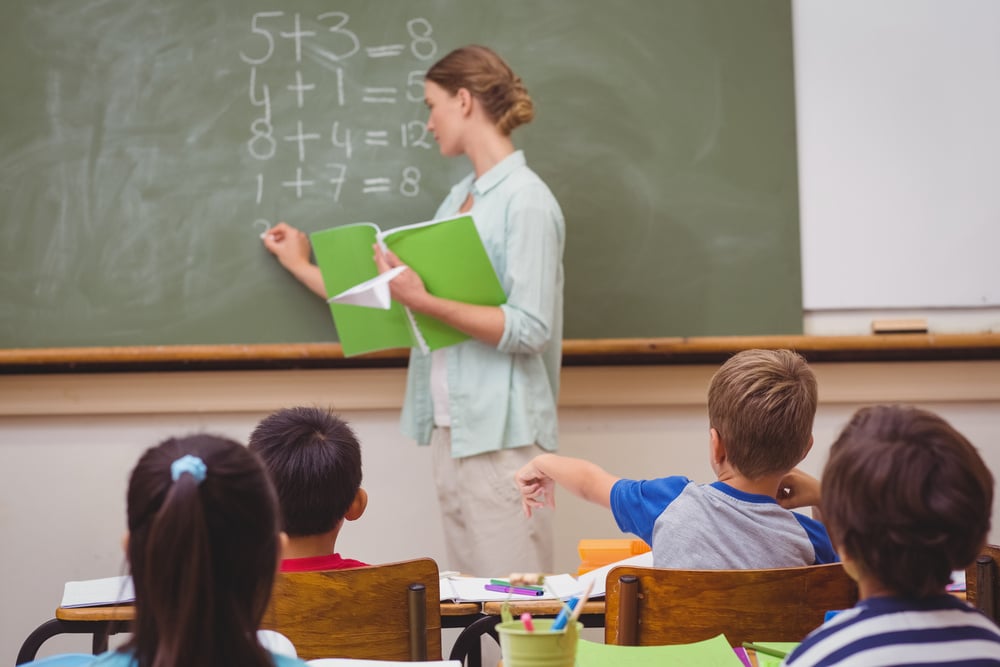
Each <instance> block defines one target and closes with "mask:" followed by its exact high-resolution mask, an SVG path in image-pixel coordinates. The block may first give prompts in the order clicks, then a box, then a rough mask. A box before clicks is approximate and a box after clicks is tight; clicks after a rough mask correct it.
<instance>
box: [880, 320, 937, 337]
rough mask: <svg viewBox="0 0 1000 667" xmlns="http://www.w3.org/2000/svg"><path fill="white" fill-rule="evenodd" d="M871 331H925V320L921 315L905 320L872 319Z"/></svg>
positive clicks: (891, 332) (895, 332)
mask: <svg viewBox="0 0 1000 667" xmlns="http://www.w3.org/2000/svg"><path fill="white" fill-rule="evenodd" d="M872 333H873V334H898V333H927V320H925V319H924V318H922V317H916V318H911V319H905V320H872Z"/></svg>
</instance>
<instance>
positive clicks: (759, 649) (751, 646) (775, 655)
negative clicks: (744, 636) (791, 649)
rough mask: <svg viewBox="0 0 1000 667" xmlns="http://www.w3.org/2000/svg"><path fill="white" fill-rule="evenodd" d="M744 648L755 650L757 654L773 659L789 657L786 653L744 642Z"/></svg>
mask: <svg viewBox="0 0 1000 667" xmlns="http://www.w3.org/2000/svg"><path fill="white" fill-rule="evenodd" d="M743 648H749V649H753V650H754V651H756V652H757V653H763V654H764V655H769V656H771V657H772V658H784V657H786V656H787V655H788V654H787V653H785V652H784V651H779V650H778V649H776V648H768V647H767V646H758V645H757V644H754V643H753V642H743Z"/></svg>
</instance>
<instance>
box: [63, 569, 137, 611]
mask: <svg viewBox="0 0 1000 667" xmlns="http://www.w3.org/2000/svg"><path fill="white" fill-rule="evenodd" d="M131 602H135V589H134V588H133V587H132V577H129V576H122V577H105V578H104V579H88V580H86V581H67V582H66V584H65V585H64V586H63V596H62V602H60V603H59V606H60V607H65V608H67V609H69V608H70V607H102V606H105V605H113V604H128V603H131Z"/></svg>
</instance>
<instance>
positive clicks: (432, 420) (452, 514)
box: [264, 46, 565, 575]
mask: <svg viewBox="0 0 1000 667" xmlns="http://www.w3.org/2000/svg"><path fill="white" fill-rule="evenodd" d="M424 97H425V101H426V103H427V106H428V107H429V109H430V117H429V118H428V120H427V129H428V131H430V132H432V133H433V134H434V138H435V139H436V140H437V142H438V145H439V147H440V150H441V154H442V155H444V156H448V157H462V156H464V157H467V158H468V159H469V161H470V162H471V163H472V170H473V171H472V173H470V174H469V175H468V176H466V177H465V178H464V179H462V180H461V181H460V182H459V183H457V184H456V185H455V186H454V187H453V188H452V189H451V192H450V193H449V194H448V196H447V197H446V198H445V200H444V202H443V203H442V204H441V206H440V207H439V208H438V210H437V213H436V215H435V218H444V217H449V216H452V215H456V214H458V213H466V212H468V213H471V214H472V217H473V219H474V220H475V224H476V228H477V229H478V231H479V234H480V236H481V237H482V239H483V244H484V245H485V247H486V252H487V254H488V255H489V258H490V261H491V262H492V263H493V267H494V268H495V269H496V271H497V275H498V276H499V278H500V283H501V285H502V286H503V289H504V292H505V293H506V295H507V302H506V303H505V304H503V305H501V306H478V305H473V304H467V303H460V302H457V301H451V300H448V299H441V298H438V297H435V296H433V295H431V294H429V293H428V292H427V291H426V290H425V289H424V285H423V282H422V281H421V279H420V277H419V276H418V275H417V274H416V273H415V272H414V271H412V270H407V271H404V272H403V273H402V274H400V275H399V276H397V277H396V278H395V279H393V280H392V282H391V283H390V289H391V291H392V298H393V299H395V300H396V301H398V302H400V303H402V304H403V305H405V306H408V307H409V308H411V309H412V310H414V311H416V312H421V313H425V314H427V315H430V316H431V317H434V318H437V319H439V320H441V321H442V322H445V323H446V324H449V325H451V326H453V327H455V328H456V329H459V330H461V331H463V332H465V333H467V334H469V335H471V336H472V339H471V340H467V341H465V342H463V343H460V344H458V345H453V346H451V347H447V348H444V349H441V350H436V351H434V352H432V353H431V354H424V353H422V352H421V351H419V350H417V349H414V350H413V351H412V352H411V354H410V365H409V370H408V373H407V384H406V397H405V400H404V403H403V414H402V428H403V432H404V433H405V434H406V435H408V436H409V437H411V438H413V439H414V440H416V441H417V443H418V444H420V445H429V446H430V447H431V449H432V461H433V463H432V465H433V475H434V483H435V486H436V487H437V495H438V501H439V504H440V506H441V513H442V518H443V527H444V537H445V547H446V549H447V557H448V569H451V570H458V571H460V572H474V573H480V574H504V575H505V574H507V573H509V572H513V571H535V572H551V571H552V568H553V535H552V526H551V518H550V517H548V516H544V515H543V516H538V517H535V518H534V519H533V520H531V521H530V522H528V523H527V524H525V522H524V520H523V518H522V517H521V502H520V498H519V496H518V493H517V489H516V488H514V485H513V483H512V481H511V477H512V475H513V474H514V472H515V471H516V470H517V469H518V468H520V467H521V466H522V465H524V464H525V463H527V462H528V461H530V460H531V458H532V457H534V456H535V455H536V454H539V453H541V452H543V451H554V450H555V449H556V439H557V424H556V397H557V395H558V393H559V366H560V362H561V356H562V334H563V266H562V257H563V247H564V245H565V224H564V222H563V214H562V210H561V209H560V208H559V204H558V203H557V202H556V199H555V197H554V196H553V195H552V192H551V191H550V190H549V188H548V186H546V185H545V183H544V182H543V181H542V180H541V179H540V178H539V177H538V175H537V174H535V172H534V171H532V170H531V169H530V168H529V167H528V165H527V162H526V161H525V157H524V153H522V152H521V151H519V150H515V148H514V144H513V142H512V141H511V137H510V134H511V132H512V131H513V130H514V129H515V128H517V127H518V126H520V125H522V124H524V123H527V122H529V121H530V120H532V118H533V117H534V106H533V104H532V101H531V97H530V96H529V95H528V92H527V90H525V87H524V84H523V83H522V82H521V79H520V77H518V76H516V75H515V74H514V72H513V71H512V70H511V68H510V67H509V66H508V65H507V63H505V62H504V61H503V59H501V58H500V56H498V55H497V54H496V53H494V52H493V51H491V50H490V49H488V48H485V47H482V46H466V47H462V48H459V49H456V50H454V51H452V52H451V53H449V54H447V55H446V56H444V57H443V58H442V59H441V60H439V61H438V62H437V63H435V64H434V65H432V66H431V67H430V69H428V71H427V74H426V75H425V80H424ZM264 245H265V247H266V248H267V249H268V250H269V251H270V252H272V253H273V254H274V255H275V256H276V257H277V258H278V260H279V261H280V262H281V265H282V266H284V267H285V268H286V269H288V271H290V272H291V273H292V274H293V275H294V276H295V277H296V278H298V279H299V280H300V281H301V282H302V283H303V284H305V285H306V286H308V287H309V288H310V289H311V290H313V291H314V292H315V293H317V294H318V295H320V296H321V297H323V298H324V299H325V298H326V297H327V294H326V288H325V287H324V285H323V278H322V275H321V274H320V272H319V269H318V267H317V266H316V265H315V264H312V263H311V262H310V258H309V254H310V246H309V238H308V237H307V236H306V235H305V234H304V233H302V232H301V231H299V230H297V229H295V228H293V227H291V226H289V225H287V224H285V223H280V224H278V225H276V226H275V227H274V228H272V229H271V230H270V232H269V233H268V234H267V235H266V236H265V238H264ZM375 261H376V264H377V265H378V267H379V271H380V272H384V271H386V270H388V269H389V268H390V267H395V266H398V265H399V264H400V262H399V260H398V259H397V258H396V257H395V256H394V255H392V254H391V253H382V252H381V251H380V250H379V249H375Z"/></svg>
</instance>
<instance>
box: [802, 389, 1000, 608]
mask: <svg viewBox="0 0 1000 667" xmlns="http://www.w3.org/2000/svg"><path fill="white" fill-rule="evenodd" d="M821 488H822V490H823V498H822V501H821V506H822V511H823V519H824V521H825V522H826V525H827V529H828V531H829V533H830V537H831V539H832V540H833V543H834V545H835V546H836V547H837V548H838V549H841V550H842V551H843V552H844V554H846V555H848V556H850V557H851V558H852V559H853V560H855V561H857V562H858V565H859V567H861V568H862V569H863V570H864V571H865V572H867V573H868V574H870V575H871V576H873V577H875V578H876V579H877V580H878V581H879V582H880V583H881V584H882V585H883V586H885V587H887V588H889V589H890V590H892V591H893V592H894V593H895V594H897V595H902V596H905V597H911V598H920V597H926V596H928V595H934V594H940V593H941V592H943V591H944V587H945V585H947V583H948V581H949V579H950V576H951V572H952V571H953V570H960V569H964V568H965V567H966V566H968V565H969V564H970V563H972V561H973V560H975V558H976V555H977V554H978V553H979V550H980V549H981V548H982V546H983V544H985V542H986V536H987V534H988V533H989V530H990V512H991V509H992V506H993V476H992V475H991V474H990V471H989V470H988V469H987V467H986V465H985V464H984V463H983V460H982V459H981V458H980V456H979V453H978V452H977V451H976V448H975V447H973V446H972V444H971V443H970V442H969V441H968V440H966V439H965V437H964V436H963V435H962V434H961V433H959V432H958V431H956V430H955V429H954V428H953V427H952V426H951V425H950V424H948V422H946V421H945V420H944V419H942V418H941V417H939V416H938V415H936V414H934V413H932V412H928V411H926V410H921V409H918V408H914V407H908V406H898V405H877V406H873V407H868V408H862V409H860V410H858V411H857V412H856V413H854V416H853V417H852V418H851V421H850V422H849V423H848V424H847V426H846V427H844V430H843V431H842V432H841V434H840V436H839V437H838V438H837V440H836V442H834V443H833V446H832V447H831V448H830V460H829V461H828V462H827V464H826V468H825V469H824V470H823V479H822V484H821Z"/></svg>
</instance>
